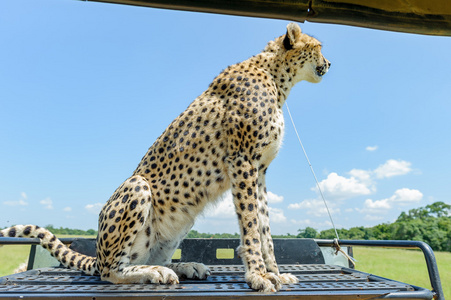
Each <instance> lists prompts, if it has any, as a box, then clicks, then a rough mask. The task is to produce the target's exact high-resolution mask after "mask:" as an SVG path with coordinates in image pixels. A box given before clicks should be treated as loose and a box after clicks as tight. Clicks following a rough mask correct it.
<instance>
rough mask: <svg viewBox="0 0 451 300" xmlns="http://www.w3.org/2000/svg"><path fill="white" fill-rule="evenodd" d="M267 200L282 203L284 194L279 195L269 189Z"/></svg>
mask: <svg viewBox="0 0 451 300" xmlns="http://www.w3.org/2000/svg"><path fill="white" fill-rule="evenodd" d="M267 200H268V202H269V203H280V202H282V201H283V196H279V195H276V194H274V193H273V192H270V191H268V197H267Z"/></svg>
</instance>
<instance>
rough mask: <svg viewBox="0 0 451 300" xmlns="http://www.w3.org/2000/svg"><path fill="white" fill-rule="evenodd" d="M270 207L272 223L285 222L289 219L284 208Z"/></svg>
mask: <svg viewBox="0 0 451 300" xmlns="http://www.w3.org/2000/svg"><path fill="white" fill-rule="evenodd" d="M268 209H269V220H270V222H271V223H285V222H286V221H287V217H285V215H284V213H283V210H282V209H280V208H272V207H268Z"/></svg>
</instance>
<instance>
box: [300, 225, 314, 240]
mask: <svg viewBox="0 0 451 300" xmlns="http://www.w3.org/2000/svg"><path fill="white" fill-rule="evenodd" d="M298 232H299V233H298V235H297V236H296V237H297V238H305V239H314V238H316V237H317V236H318V231H316V229H315V228H312V227H307V228H305V229H298Z"/></svg>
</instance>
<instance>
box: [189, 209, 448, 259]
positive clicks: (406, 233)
mask: <svg viewBox="0 0 451 300" xmlns="http://www.w3.org/2000/svg"><path fill="white" fill-rule="evenodd" d="M337 232H338V235H339V237H340V239H343V240H413V241H423V242H426V243H428V244H429V246H431V248H432V249H434V250H435V251H450V252H451V205H448V204H445V203H444V202H435V203H433V204H430V205H426V206H425V207H420V208H415V209H411V210H409V211H408V212H407V213H406V212H402V213H401V214H400V215H399V217H398V219H397V220H396V221H395V222H394V223H384V224H380V225H376V226H374V227H363V226H360V227H352V228H350V229H337ZM273 237H274V238H318V239H333V238H335V231H334V229H327V230H322V231H320V232H318V231H317V230H316V229H314V228H312V227H306V228H304V229H299V230H298V234H297V235H293V234H290V233H287V234H286V235H273ZM187 238H239V234H237V233H235V234H228V233H223V234H217V233H216V234H211V233H199V232H197V231H195V230H191V231H190V232H189V233H188V236H187Z"/></svg>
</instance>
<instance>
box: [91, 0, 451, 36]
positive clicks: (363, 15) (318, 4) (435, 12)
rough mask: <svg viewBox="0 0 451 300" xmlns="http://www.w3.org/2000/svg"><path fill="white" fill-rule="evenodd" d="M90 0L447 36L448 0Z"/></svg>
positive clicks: (449, 20)
mask: <svg viewBox="0 0 451 300" xmlns="http://www.w3.org/2000/svg"><path fill="white" fill-rule="evenodd" d="M91 1H96V2H106V3H116V4H127V5H137V6H147V7H155V8H164V9H175V10H186V11H196V12H208V13H218V14H229V15H239V16H249V17H262V18H272V19H284V20H292V21H296V22H305V21H309V22H317V23H330V24H342V25H351V26H359V27H366V28H373V29H382V30H390V31H399V32H408V33H417V34H428V35H442V36H451V1H446V0H378V1H365V0H326V1H324V0H228V1H223V0H210V1H205V0H91Z"/></svg>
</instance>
